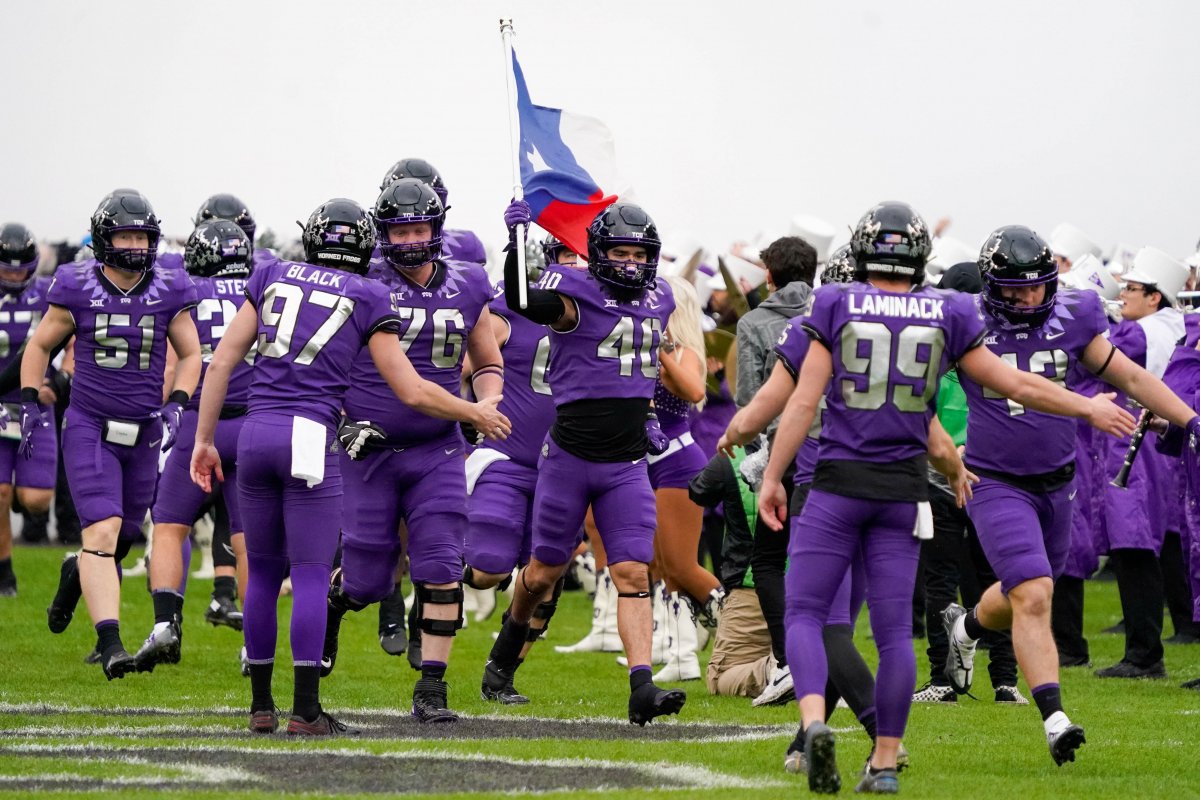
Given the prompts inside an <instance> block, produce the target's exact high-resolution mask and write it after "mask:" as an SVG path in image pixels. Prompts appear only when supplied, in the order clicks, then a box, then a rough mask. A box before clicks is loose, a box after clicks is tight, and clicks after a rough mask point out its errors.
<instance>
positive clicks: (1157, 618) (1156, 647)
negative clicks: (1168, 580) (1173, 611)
mask: <svg viewBox="0 0 1200 800" xmlns="http://www.w3.org/2000/svg"><path fill="white" fill-rule="evenodd" d="M1108 560H1109V563H1110V564H1112V565H1113V571H1114V572H1116V574H1117V591H1118V592H1120V594H1121V613H1123V614H1124V615H1125V660H1126V661H1128V662H1130V663H1131V664H1133V665H1134V666H1138V667H1149V666H1152V665H1154V664H1157V663H1158V662H1159V661H1162V657H1163V646H1162V627H1163V575H1162V568H1161V567H1160V566H1159V563H1158V556H1156V555H1155V554H1154V551H1153V550H1135V549H1132V548H1120V549H1117V550H1112V551H1110V552H1109V554H1108Z"/></svg>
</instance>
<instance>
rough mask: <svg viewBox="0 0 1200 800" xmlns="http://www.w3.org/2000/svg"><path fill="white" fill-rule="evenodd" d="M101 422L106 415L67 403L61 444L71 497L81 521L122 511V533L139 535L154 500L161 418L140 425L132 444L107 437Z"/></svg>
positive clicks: (90, 522)
mask: <svg viewBox="0 0 1200 800" xmlns="http://www.w3.org/2000/svg"><path fill="white" fill-rule="evenodd" d="M103 428H104V421H103V420H101V419H98V418H96V417H92V416H90V415H88V414H85V413H83V412H81V411H77V410H75V409H72V408H67V413H66V414H65V415H64V417H63V433H62V450H63V467H64V469H65V470H66V473H67V483H68V484H69V485H70V488H71V499H72V500H74V501H75V509H76V511H77V512H78V513H79V522H80V524H81V525H82V526H83V527H85V528H87V527H89V526H91V525H95V524H96V523H97V522H100V521H101V520H106V519H109V518H110V517H119V518H120V519H121V536H122V537H130V536H136V535H137V534H139V533H140V532H141V529H142V520H144V519H145V518H146V511H147V510H149V508H150V503H151V502H152V501H153V500H154V485H155V482H156V480H157V478H158V454H159V448H160V446H161V444H162V432H163V431H162V423H161V422H159V421H158V420H150V421H149V422H146V423H145V424H144V425H142V430H141V433H140V434H139V435H138V438H137V442H136V444H134V445H133V446H132V447H126V446H125V445H120V444H113V443H112V442H106V441H104V436H103V433H102V431H103ZM151 443H153V445H151Z"/></svg>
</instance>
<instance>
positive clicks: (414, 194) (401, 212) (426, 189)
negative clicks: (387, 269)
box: [372, 178, 446, 269]
mask: <svg viewBox="0 0 1200 800" xmlns="http://www.w3.org/2000/svg"><path fill="white" fill-rule="evenodd" d="M372 216H373V217H374V218H375V231H376V233H377V234H378V237H379V252H380V254H381V255H382V256H383V257H384V258H385V259H387V261H388V263H390V264H391V265H392V266H394V267H397V268H399V269H416V268H417V267H420V266H421V265H423V264H428V263H429V262H430V261H433V260H434V259H435V258H437V257H438V256H439V255H441V252H442V226H443V225H444V224H445V223H446V210H445V208H444V207H443V206H442V201H441V199H440V198H439V197H438V196H437V194H436V193H435V192H434V189H433V187H432V186H430V185H429V184H428V183H425V182H424V181H422V180H420V179H419V178H400V179H399V180H396V181H393V182H392V183H390V184H388V185H387V186H385V187H384V189H383V191H382V192H380V194H379V199H378V200H376V201H375V209H374V211H373V212H372ZM413 222H428V223H429V228H430V233H429V238H428V239H427V240H425V241H423V242H405V243H404V244H392V243H391V242H390V241H388V227H389V226H391V225H402V224H405V223H413Z"/></svg>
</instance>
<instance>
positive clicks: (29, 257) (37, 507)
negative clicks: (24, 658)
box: [0, 222, 62, 597]
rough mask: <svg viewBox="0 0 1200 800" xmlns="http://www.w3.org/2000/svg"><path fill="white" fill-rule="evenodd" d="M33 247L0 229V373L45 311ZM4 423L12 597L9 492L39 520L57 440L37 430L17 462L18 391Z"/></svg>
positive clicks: (6, 556) (6, 551)
mask: <svg viewBox="0 0 1200 800" xmlns="http://www.w3.org/2000/svg"><path fill="white" fill-rule="evenodd" d="M38 261H39V258H38V245H37V240H36V239H35V238H34V236H33V234H32V233H30V232H29V229H28V228H26V227H25V226H24V225H22V224H21V223H19V222H9V223H6V224H5V225H3V226H0V369H2V368H3V367H6V366H8V365H9V364H10V363H11V362H12V361H14V360H16V359H18V358H20V350H21V347H22V346H23V345H24V344H25V340H26V339H28V338H29V335H30V334H31V333H33V330H34V328H36V327H37V324H38V321H39V320H40V319H41V318H42V314H44V313H45V311H46V289H47V287H48V286H49V284H50V279H49V278H37V277H36V275H37V268H38ZM57 373H58V370H51V374H50V375H49V376H48V377H47V378H46V379H45V380H44V381H43V382H42V383H41V384H40V385H43V386H45V387H46V389H44V390H42V392H41V393H42V399H43V400H45V401H46V402H47V403H48V404H53V400H52V399H51V396H50V394H49V392H52V391H53V388H52V387H53V386H54V384H55V382H56V381H58V380H62V379H60V378H59V377H58V374H57ZM2 399H3V402H4V409H5V413H6V414H7V415H8V420H7V424H5V425H4V427H3V428H0V597H15V596H16V594H17V576H16V574H15V573H14V572H13V566H12V525H11V523H10V517H9V511H10V510H11V509H12V501H13V487H14V486H15V487H16V498H17V501H18V502H19V503H20V504H21V506H22V507H24V508H25V510H26V511H27V512H29V514H30V515H31V516H34V517H38V518H42V519H44V518H45V517H46V515H47V514H49V511H50V501H51V500H52V499H53V498H54V483H55V477H56V475H57V472H56V471H57V469H58V436H57V432H56V431H55V429H54V426H52V425H51V426H47V427H45V428H39V429H38V431H37V434H36V437H37V441H36V442H34V454H35V457H34V458H32V459H30V460H26V459H24V458H17V457H16V455H17V445H18V444H19V443H20V440H21V434H20V419H21V412H20V406H19V405H18V403H19V401H20V396H19V392H18V391H17V390H16V389H14V390H13V391H11V392H9V393H8V394H7V395H5V396H4V397H3V398H2Z"/></svg>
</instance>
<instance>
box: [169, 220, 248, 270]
mask: <svg viewBox="0 0 1200 800" xmlns="http://www.w3.org/2000/svg"><path fill="white" fill-rule="evenodd" d="M253 263H254V245H252V244H251V243H250V237H249V235H247V233H246V232H245V231H244V230H242V228H240V227H239V226H238V225H237V223H235V222H231V221H229V220H227V219H208V220H202V221H201V222H199V223H198V224H197V225H196V229H195V230H194V231H192V235H191V236H189V237H188V240H187V245H186V246H185V247H184V250H183V268H184V269H186V270H187V272H188V274H189V275H195V276H197V277H200V278H232V277H245V276H247V275H249V274H250V268H251V266H252V264H253Z"/></svg>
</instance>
